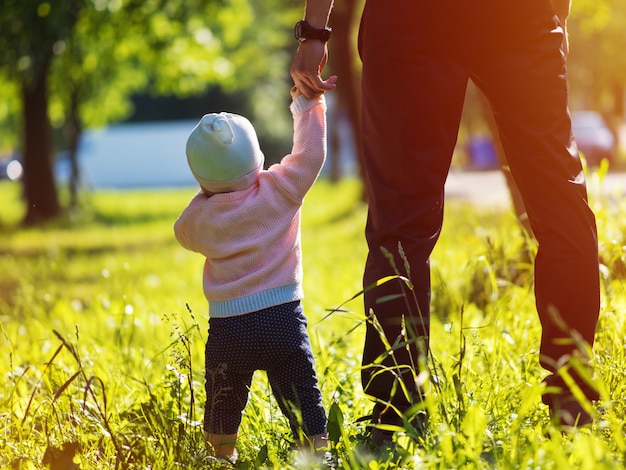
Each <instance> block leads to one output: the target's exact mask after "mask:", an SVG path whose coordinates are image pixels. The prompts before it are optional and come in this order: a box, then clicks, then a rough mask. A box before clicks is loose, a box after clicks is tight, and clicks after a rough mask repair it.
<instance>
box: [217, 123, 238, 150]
mask: <svg viewBox="0 0 626 470" xmlns="http://www.w3.org/2000/svg"><path fill="white" fill-rule="evenodd" d="M213 133H214V134H215V136H216V137H217V138H218V139H219V141H220V142H221V143H223V144H225V145H229V144H232V143H233V139H234V138H235V133H234V132H233V128H232V127H231V126H230V122H228V120H227V119H223V118H218V119H216V120H215V122H214V123H213Z"/></svg>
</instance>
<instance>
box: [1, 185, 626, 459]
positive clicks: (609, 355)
mask: <svg viewBox="0 0 626 470" xmlns="http://www.w3.org/2000/svg"><path fill="white" fill-rule="evenodd" d="M600 184H601V183H600ZM193 193H194V189H192V188H189V189H178V190H164V191H151V192H143V191H133V192H102V193H94V194H89V195H86V196H85V200H84V201H83V202H84V209H83V210H82V211H81V212H80V213H75V214H73V215H72V216H71V217H69V218H68V220H66V221H63V222H59V223H55V224H53V225H50V226H48V227H46V228H40V229H24V230H21V229H19V230H18V229H16V228H15V223H16V222H17V221H18V220H19V219H20V217H21V215H22V211H23V207H22V204H21V202H20V200H19V193H18V188H17V187H16V186H15V185H10V184H4V183H3V184H0V198H1V199H2V201H3V203H2V209H1V211H0V358H1V359H0V377H1V380H0V424H1V431H0V468H15V469H36V468H46V466H47V465H49V466H50V468H53V469H70V468H82V469H96V468H100V469H103V468H107V469H108V468H120V469H145V468H150V469H170V468H171V469H173V468H177V469H178V468H189V469H192V468H211V467H214V468H228V466H227V465H226V464H225V463H219V462H215V461H214V460H212V459H211V456H210V452H209V451H208V450H207V448H206V446H205V445H204V443H203V438H202V429H201V419H202V406H203V402H204V389H203V380H204V379H203V377H204V370H203V361H204V358H203V354H204V341H205V338H206V328H207V308H206V301H205V299H204V298H203V296H202V289H201V277H200V276H201V268H202V262H203V260H202V259H201V257H200V256H199V255H196V254H194V253H190V252H187V251H185V250H184V249H182V248H181V247H179V246H178V244H177V243H176V241H175V239H174V237H173V232H172V224H173V222H174V220H175V219H176V217H177V215H178V214H179V212H180V211H181V210H182V209H183V208H184V206H185V205H186V203H187V202H188V200H189V199H190V198H191V196H192V195H193ZM359 195H360V186H359V184H358V183H357V182H355V181H345V182H342V183H340V184H338V185H334V186H333V185H331V184H330V183H328V182H326V181H320V182H318V183H317V184H316V186H315V188H314V189H313V191H312V192H311V193H310V195H309V196H308V197H307V200H306V203H305V207H304V218H303V227H302V239H303V252H304V265H305V266H304V269H305V293H306V298H305V301H304V305H305V311H306V313H307V316H308V318H309V331H310V334H311V339H312V343H313V348H314V352H315V354H316V360H317V369H318V373H319V377H320V385H321V388H322V393H323V396H324V401H325V404H326V407H327V410H329V419H330V431H331V449H330V451H331V453H332V454H333V456H334V458H335V460H336V461H338V465H339V467H340V468H367V469H371V470H375V469H387V468H389V469H391V468H418V469H430V468H436V469H453V468H469V469H491V468H503V469H517V468H522V469H561V468H562V469H568V470H569V469H571V468H583V469H620V468H624V466H625V465H626V418H625V413H626V406H625V402H626V350H625V347H626V346H625V345H626V316H625V312H626V305H625V304H626V284H625V278H626V254H625V253H624V250H625V246H626V241H625V237H626V235H625V234H626V202H621V201H619V200H617V201H611V200H609V198H607V197H602V198H600V197H599V196H597V197H596V196H595V194H592V204H593V207H594V209H595V210H596V213H597V216H598V225H599V228H600V233H601V236H600V244H601V261H602V287H603V298H602V317H601V322H600V325H599V328H598V333H597V342H596V347H595V353H596V361H597V372H598V380H597V383H598V386H599V388H600V390H601V393H602V400H601V402H600V403H599V404H598V405H597V407H596V411H597V413H598V415H599V419H598V420H597V422H596V423H595V424H594V427H593V428H592V429H580V430H577V431H575V432H571V433H566V434H563V433H561V432H560V431H559V430H557V429H555V428H554V427H553V426H552V425H551V423H550V421H549V417H548V412H547V408H546V407H545V406H544V405H541V404H540V403H541V399H540V396H541V392H542V388H541V380H542V379H543V377H544V375H545V372H543V371H542V369H541V368H540V367H539V364H538V359H537V352H538V344H539V335H540V329H539V323H538V319H537V316H536V313H535V309H534V297H533V294H532V264H531V263H530V262H529V259H530V258H529V254H530V257H532V254H533V252H534V246H533V245H532V243H529V242H528V240H527V239H526V238H525V237H524V236H523V234H522V232H521V231H520V229H519V227H518V225H517V224H516V222H515V220H514V217H513V215H512V214H510V213H509V212H507V211H505V212H484V211H477V210H476V209H475V208H472V207H469V206H466V205H463V204H461V203H460V202H450V203H449V204H448V205H447V209H446V222H445V226H444V231H443V234H442V236H441V240H440V242H439V244H438V245H437V248H436V250H435V253H434V254H433V257H432V277H433V302H432V304H433V325H432V341H431V343H432V349H433V365H434V368H433V375H436V379H437V380H436V382H435V383H436V386H432V387H431V388H430V394H429V397H428V402H427V405H428V407H429V410H430V414H431V419H430V428H431V429H430V432H429V434H428V435H427V436H426V438H425V439H424V440H422V441H417V440H415V439H413V438H412V437H413V434H412V432H411V429H407V430H406V431H405V432H404V433H399V434H398V445H397V449H396V452H394V453H393V454H386V455H377V456H374V455H369V454H367V453H365V452H363V451H362V446H361V445H360V442H361V439H362V434H363V431H364V429H363V427H364V423H363V422H362V421H359V419H360V418H362V417H363V416H366V415H367V414H368V413H369V412H370V410H371V404H370V402H369V401H368V400H367V399H366V398H365V397H364V395H363V393H362V390H361V387H360V354H361V348H362V341H363V335H364V322H365V317H364V315H363V312H362V306H361V298H360V297H359V296H357V297H356V298H355V299H354V300H351V301H348V300H349V299H350V298H352V297H353V296H354V295H355V294H357V293H358V292H359V291H360V289H361V286H360V279H361V272H362V266H363V263H364V260H365V254H366V250H365V244H364V239H363V226H364V221H365V211H366V209H365V206H364V205H363V204H362V203H361V202H360V200H359ZM346 301H348V302H347V303H346V304H345V305H344V306H343V308H342V310H341V311H339V312H335V313H333V314H332V315H330V316H328V313H329V311H330V310H331V309H333V308H334V307H337V306H338V305H340V304H343V303H344V302H346ZM238 449H239V457H240V459H239V462H238V463H237V465H236V466H237V468H292V467H294V466H295V465H296V460H295V459H296V453H295V451H294V448H293V439H292V437H291V435H290V432H289V428H288V426H287V423H286V421H285V419H284V418H283V417H282V415H281V414H280V411H279V410H278V406H277V405H276V403H275V402H274V401H273V398H271V393H270V391H269V387H268V385H267V383H266V381H265V377H264V374H262V373H259V374H257V375H256V376H255V382H254V385H253V387H252V390H251V393H250V401H249V403H248V407H247V409H246V416H245V418H244V422H243V425H242V429H241V432H240V440H239V444H238ZM73 465H77V466H78V467H75V466H73ZM306 465H308V466H309V467H311V468H313V467H315V463H314V462H309V463H308V464H307V463H303V462H300V467H302V466H306Z"/></svg>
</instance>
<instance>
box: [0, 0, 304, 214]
mask: <svg viewBox="0 0 626 470" xmlns="http://www.w3.org/2000/svg"><path fill="white" fill-rule="evenodd" d="M300 7H301V6H300V5H295V6H294V5H292V4H291V3H290V2H287V1H285V0H268V1H266V2H263V4H262V5H260V4H259V3H258V2H250V1H249V0H188V1H185V2H182V1H167V0H57V1H55V2H46V1H41V0H3V1H2V3H1V4H0V79H2V80H3V82H4V83H6V87H7V89H10V88H11V87H13V86H17V87H20V88H21V89H22V95H21V100H20V102H17V100H13V101H7V103H6V105H5V107H4V109H0V119H2V118H4V119H5V120H6V121H8V122H10V123H13V124H12V127H13V128H14V129H15V128H16V127H17V126H16V125H15V122H16V121H18V120H17V119H15V118H14V116H15V114H16V112H17V111H16V109H15V108H17V109H18V110H19V111H20V112H21V120H22V121H23V129H24V130H23V133H22V134H21V138H20V141H21V144H20V145H19V147H21V149H22V154H23V160H24V169H25V173H24V179H23V185H24V195H25V198H26V205H27V213H26V216H25V219H24V222H25V223H26V224H33V223H37V222H40V221H45V220H48V219H51V218H54V217H56V216H57V215H59V213H60V211H61V209H60V204H59V200H58V196H57V192H56V186H55V182H54V178H53V169H52V160H53V153H54V150H53V139H52V125H51V124H52V123H54V124H55V125H56V126H57V127H61V126H65V127H64V128H65V130H66V135H65V137H66V140H67V142H68V143H69V150H70V152H69V154H70V161H71V162H72V163H73V164H72V168H73V171H72V173H73V175H72V178H71V183H70V194H71V195H72V197H71V200H72V203H74V204H75V203H76V191H77V186H76V185H77V181H78V178H79V174H78V165H77V162H76V148H77V143H78V140H79V137H80V133H81V132H82V130H83V129H84V128H87V127H93V126H98V125H104V124H106V123H107V122H110V121H111V120H114V119H120V118H121V117H123V116H125V115H128V114H129V112H130V101H129V97H130V95H131V94H132V93H133V92H135V91H137V90H146V89H150V90H152V92H153V93H156V94H172V93H173V94H176V95H179V96H190V95H192V94H198V93H200V92H203V91H205V90H206V89H207V86H208V85H209V84H211V83H219V84H220V85H221V86H222V88H224V89H225V90H235V89H245V88H246V87H250V88H251V89H253V90H254V93H253V94H251V95H252V97H251V102H252V103H253V111H254V112H255V116H256V117H257V120H258V121H259V125H260V127H262V128H263V129H264V130H265V131H266V132H267V133H269V134H271V135H272V134H276V135H277V134H281V133H282V134H283V135H284V134H285V131H289V126H288V124H287V119H282V120H281V119H280V118H279V117H280V115H281V113H280V112H279V113H277V112H276V111H277V109H280V108H285V109H286V102H287V99H286V97H288V93H287V90H288V84H287V83H286V79H287V77H288V62H289V60H290V59H291V52H290V51H288V48H289V47H290V46H289V44H290V45H291V46H293V47H294V48H295V44H294V43H293V42H291V43H289V42H288V41H289V39H290V38H291V36H290V35H288V34H285V33H286V32H287V31H289V30H290V28H292V26H293V24H294V23H295V21H296V18H297V16H298V11H299V10H300ZM260 52H262V53H260ZM281 84H282V85H284V86H282V87H281V86H280V85H281ZM3 85H4V84H3ZM252 85H254V86H252ZM0 94H3V93H2V92H0ZM278 97H280V99H278ZM276 103H279V104H283V105H285V106H280V105H277V104H276ZM7 107H8V108H9V110H8V111H7ZM282 114H283V115H286V111H283V113H282Z"/></svg>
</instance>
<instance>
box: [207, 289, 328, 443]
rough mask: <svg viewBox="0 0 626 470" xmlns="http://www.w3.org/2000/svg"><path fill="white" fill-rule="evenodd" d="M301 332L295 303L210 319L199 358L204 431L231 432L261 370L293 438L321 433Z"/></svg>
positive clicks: (322, 416)
mask: <svg viewBox="0 0 626 470" xmlns="http://www.w3.org/2000/svg"><path fill="white" fill-rule="evenodd" d="M306 327H307V321H306V317H305V316H304V311H303V308H302V303H301V302H300V301H296V302H289V303H286V304H282V305H276V306H274V307H270V308H266V309H263V310H259V311H257V312H252V313H247V314H245V315H238V316H235V317H227V318H210V320H209V337H208V339H207V343H206V356H205V365H206V395H207V402H206V406H205V411H204V429H205V430H206V431H208V432H210V433H213V434H235V433H237V431H238V429H239V426H240V424H241V416H242V413H243V410H244V408H245V406H246V403H247V401H248V390H249V388H250V385H251V383H252V376H253V374H254V372H255V371H257V370H264V371H266V372H267V378H268V382H269V384H270V386H271V388H272V393H273V394H274V397H275V398H276V400H277V402H278V405H279V406H280V409H281V411H282V412H283V414H284V415H285V416H286V417H287V419H288V420H289V424H290V426H291V429H292V431H293V432H294V435H295V436H297V435H298V433H299V431H300V430H301V431H302V432H304V434H305V435H307V436H314V435H317V434H322V433H325V432H326V413H325V411H324V407H323V405H322V394H321V393H320V390H319V387H318V382H317V376H316V374H315V360H314V358H313V353H312V351H311V342H310V341H309V336H308V333H307V331H306ZM298 415H300V416H301V418H300V417H298Z"/></svg>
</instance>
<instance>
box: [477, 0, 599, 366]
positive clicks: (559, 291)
mask: <svg viewBox="0 0 626 470" xmlns="http://www.w3.org/2000/svg"><path fill="white" fill-rule="evenodd" d="M486 2H487V3H489V4H490V5H491V4H492V3H494V2H493V1H492V0H486ZM501 3H504V4H505V5H500V8H501V9H500V10H498V8H491V9H490V11H492V12H494V13H493V14H494V15H497V14H498V12H499V11H500V13H501V15H502V16H501V18H499V19H500V20H502V22H498V18H493V21H486V23H485V24H482V25H479V26H478V27H482V28H483V29H482V30H483V31H487V33H486V34H488V35H490V37H489V40H488V41H485V44H483V48H484V50H485V51H488V52H486V54H485V55H484V56H482V57H481V58H480V60H479V61H477V66H476V68H475V69H474V72H475V74H474V75H473V78H475V81H476V83H477V84H478V85H479V87H480V88H481V89H482V90H483V92H485V94H486V95H487V97H488V98H489V99H490V101H491V104H492V107H493V110H494V115H495V118H496V121H497V124H498V129H499V132H500V136H501V138H502V144H503V146H504V150H505V153H506V156H507V160H508V163H509V165H510V168H511V172H512V175H513V177H514V178H515V181H516V183H517V185H518V187H519V189H520V192H521V194H522V197H523V200H524V204H525V206H526V210H527V212H528V217H529V221H530V224H531V226H532V229H533V232H534V234H535V236H536V238H537V241H538V244H539V249H538V253H537V258H536V262H535V295H536V304H537V311H538V314H539V318H540V320H541V325H542V338H541V349H540V353H541V364H542V366H543V367H545V368H546V369H548V370H550V371H555V370H556V369H557V367H558V366H559V364H560V363H561V362H563V361H564V360H565V359H566V358H567V357H569V356H571V355H572V354H575V352H576V351H577V350H578V344H579V341H578V340H582V341H584V342H585V343H587V344H588V345H593V340H594V333H595V328H596V323H597V319H598V314H599V296H600V287H599V269H598V266H599V265H598V242H597V231H596V224H595V218H594V215H593V213H592V211H591V209H590V208H589V205H588V202H587V194H586V188H585V180H584V175H583V170H582V166H581V163H580V159H579V157H578V152H577V150H576V147H575V144H574V141H573V139H572V134H571V124H570V118H569V113H568V110H567V99H568V96H567V95H568V89H567V75H566V67H565V61H564V59H563V56H562V55H561V54H560V52H559V45H560V43H561V41H562V31H561V30H560V28H557V25H556V20H555V18H553V17H552V12H551V10H550V6H549V2H548V1H547V0H529V1H527V2H516V1H513V0H511V1H506V2H501ZM512 8H513V10H511V9H512ZM515 8H517V9H519V11H516V10H515ZM516 18H518V20H517V21H516V20H515V19H516ZM511 19H513V21H511ZM504 20H506V21H504ZM498 24H502V25H503V26H501V27H500V26H490V25H498ZM490 28H491V29H490Z"/></svg>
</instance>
